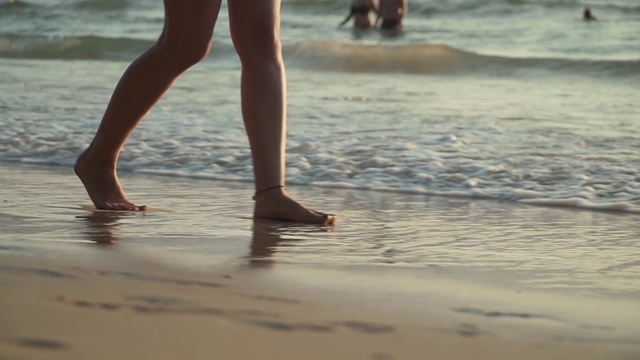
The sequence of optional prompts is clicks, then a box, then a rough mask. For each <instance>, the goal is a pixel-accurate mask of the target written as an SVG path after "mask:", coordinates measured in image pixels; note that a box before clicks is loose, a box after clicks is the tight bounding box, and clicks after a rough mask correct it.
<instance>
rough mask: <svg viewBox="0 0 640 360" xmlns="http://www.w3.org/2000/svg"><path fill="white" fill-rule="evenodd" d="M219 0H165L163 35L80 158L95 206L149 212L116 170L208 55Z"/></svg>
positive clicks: (122, 87)
mask: <svg viewBox="0 0 640 360" xmlns="http://www.w3.org/2000/svg"><path fill="white" fill-rule="evenodd" d="M220 2H221V1H220V0H165V3H164V5H165V25H164V30H163V32H162V35H161V36H160V39H159V40H158V42H157V43H156V45H154V46H153V47H152V48H150V49H149V50H147V51H146V52H145V53H144V54H142V55H141V56H140V57H139V58H138V59H137V60H135V61H134V62H133V63H132V64H131V65H130V66H129V68H128V69H127V71H126V72H125V73H124V75H123V76H122V78H121V79H120V82H119V83H118V85H117V86H116V89H115V91H114V93H113V96H112V97H111V101H110V102H109V105H108V106H107V109H106V111H105V114H104V117H103V118H102V122H101V123H100V127H99V128H98V131H97V133H96V135H95V137H94V139H93V141H92V142H91V145H89V147H88V148H87V149H86V150H85V151H84V152H83V153H82V154H81V155H80V157H79V158H78V160H77V161H76V166H75V171H76V174H77V175H78V177H79V178H80V180H82V183H83V184H84V186H85V189H86V190H87V193H88V194H89V197H90V198H91V200H92V201H93V203H94V205H95V206H96V208H98V209H109V210H134V211H136V210H144V207H140V206H136V205H134V204H132V203H131V202H130V201H129V200H128V199H127V197H126V195H125V194H124V191H123V190H122V187H121V185H120V182H119V181H118V176H117V173H116V164H117V161H118V155H119V154H120V151H121V150H122V147H123V146H124V143H125V142H126V140H127V138H128V137H129V135H130V134H131V133H132V132H133V130H134V129H135V128H136V126H137V125H138V124H139V123H140V121H142V119H143V117H144V116H145V115H146V114H147V113H148V112H149V111H150V110H151V108H152V107H153V106H154V105H155V104H156V103H157V102H158V101H159V100H160V98H161V97H162V95H164V93H165V92H166V91H167V90H168V89H169V88H170V87H171V85H172V84H173V82H174V81H175V79H176V78H177V77H178V76H179V75H180V74H181V73H183V72H184V71H185V70H186V69H188V68H189V67H190V66H192V65H193V64H195V63H197V62H198V61H200V60H201V59H202V58H204V57H205V56H206V55H207V54H208V52H209V49H210V47H211V36H212V34H213V28H214V25H215V22H216V19H217V16H218V12H219V10H220Z"/></svg>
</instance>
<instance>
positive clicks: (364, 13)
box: [339, 0, 378, 29]
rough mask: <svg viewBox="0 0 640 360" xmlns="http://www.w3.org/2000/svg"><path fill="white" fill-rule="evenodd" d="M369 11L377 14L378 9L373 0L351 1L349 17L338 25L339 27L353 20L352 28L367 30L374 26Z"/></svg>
mask: <svg viewBox="0 0 640 360" xmlns="http://www.w3.org/2000/svg"><path fill="white" fill-rule="evenodd" d="M371 11H373V12H375V13H376V14H377V13H378V7H377V6H376V4H375V3H374V2H373V0H353V2H352V3H351V8H350V9H349V15H347V17H346V18H345V19H344V20H343V21H342V22H341V23H340V25H339V26H340V27H341V26H343V25H344V24H346V23H347V22H348V21H349V20H351V19H352V18H353V26H355V27H357V28H360V29H368V28H370V27H373V26H374V23H373V21H372V19H371V16H370V13H371Z"/></svg>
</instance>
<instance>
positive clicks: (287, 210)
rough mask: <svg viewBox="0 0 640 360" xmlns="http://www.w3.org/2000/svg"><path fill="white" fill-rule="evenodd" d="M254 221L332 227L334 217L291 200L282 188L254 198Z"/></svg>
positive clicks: (262, 193)
mask: <svg viewBox="0 0 640 360" xmlns="http://www.w3.org/2000/svg"><path fill="white" fill-rule="evenodd" d="M255 201H256V204H255V209H254V212H253V217H254V218H255V219H269V220H283V221H293V222H299V223H306V224H324V225H333V224H334V223H335V221H336V216H335V215H333V214H325V213H321V212H319V211H315V210H313V209H310V208H308V207H306V206H304V205H302V204H300V203H299V202H297V201H295V200H294V199H292V198H291V197H290V196H289V194H287V192H286V190H285V189H284V188H279V189H272V190H269V191H265V192H261V193H259V194H256V196H255Z"/></svg>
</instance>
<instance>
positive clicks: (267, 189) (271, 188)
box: [253, 185, 284, 200]
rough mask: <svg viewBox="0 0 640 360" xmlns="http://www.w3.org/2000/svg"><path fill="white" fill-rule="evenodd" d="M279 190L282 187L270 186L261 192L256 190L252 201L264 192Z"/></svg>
mask: <svg viewBox="0 0 640 360" xmlns="http://www.w3.org/2000/svg"><path fill="white" fill-rule="evenodd" d="M279 188H284V185H276V186H272V187H268V188H266V189H262V190H258V191H256V192H255V193H254V194H253V200H255V199H256V196H257V195H258V194H260V193H263V192H265V191H269V190H273V189H279Z"/></svg>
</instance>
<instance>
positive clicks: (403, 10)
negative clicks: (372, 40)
mask: <svg viewBox="0 0 640 360" xmlns="http://www.w3.org/2000/svg"><path fill="white" fill-rule="evenodd" d="M408 11H409V6H408V2H407V0H380V3H379V5H378V18H377V19H376V26H377V24H378V23H379V22H380V20H382V22H381V23H380V29H382V30H400V29H402V19H403V18H404V17H405V16H406V15H407V13H408Z"/></svg>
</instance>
